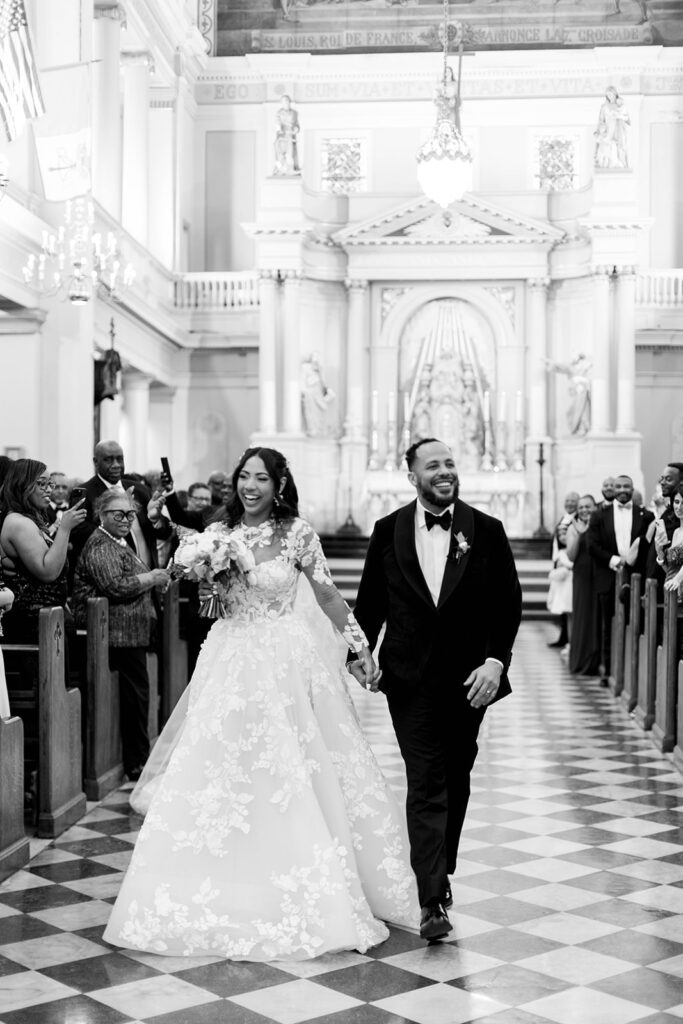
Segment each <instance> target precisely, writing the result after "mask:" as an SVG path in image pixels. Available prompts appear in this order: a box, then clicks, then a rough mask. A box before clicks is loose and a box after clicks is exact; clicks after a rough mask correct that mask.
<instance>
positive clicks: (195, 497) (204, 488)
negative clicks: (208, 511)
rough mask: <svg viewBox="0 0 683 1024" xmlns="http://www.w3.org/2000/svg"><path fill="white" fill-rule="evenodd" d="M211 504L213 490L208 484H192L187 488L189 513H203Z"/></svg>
mask: <svg viewBox="0 0 683 1024" xmlns="http://www.w3.org/2000/svg"><path fill="white" fill-rule="evenodd" d="M211 504H212V501H211V488H210V487H209V485H208V484H203V483H199V482H198V483H194V484H190V486H189V487H188V488H187V508H188V511H189V512H203V510H204V509H205V508H209V507H210V506H211Z"/></svg>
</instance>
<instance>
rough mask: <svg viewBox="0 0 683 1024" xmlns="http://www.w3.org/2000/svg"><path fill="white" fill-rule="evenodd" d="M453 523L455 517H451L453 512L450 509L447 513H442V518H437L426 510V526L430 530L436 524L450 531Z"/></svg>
mask: <svg viewBox="0 0 683 1024" xmlns="http://www.w3.org/2000/svg"><path fill="white" fill-rule="evenodd" d="M452 522H453V516H452V515H451V510H450V509H449V508H447V509H446V511H445V512H442V513H441V515H440V516H435V515H433V514H432V513H431V512H428V511H427V510H426V509H425V526H426V527H427V529H428V530H431V528H432V526H434V525H435V524H436V523H438V524H439V526H440V527H441V529H442V530H450V528H451V523H452Z"/></svg>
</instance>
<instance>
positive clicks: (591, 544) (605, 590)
mask: <svg viewBox="0 0 683 1024" xmlns="http://www.w3.org/2000/svg"><path fill="white" fill-rule="evenodd" d="M614 493H615V498H614V501H613V503H612V504H611V505H610V506H608V507H607V508H604V507H601V508H599V509H596V511H595V512H594V513H593V515H592V516H591V520H590V524H589V527H588V550H589V551H590V555H591V558H592V559H593V572H594V579H595V590H596V593H597V599H598V613H599V630H600V656H601V669H602V679H601V683H602V685H603V686H607V685H608V684H609V680H608V676H609V674H610V665H611V644H612V619H613V617H614V596H615V581H616V573H617V571H618V570H619V569H620V568H621V567H622V566H625V565H628V566H629V568H632V569H633V570H634V571H635V572H639V573H641V574H642V572H643V569H644V567H645V559H646V555H647V542H646V539H645V538H646V535H647V528H648V526H649V525H650V523H651V522H652V520H653V518H654V517H653V515H652V512H649V511H647V510H646V509H643V508H638V507H637V506H635V507H634V505H633V481H632V480H631V477H630V476H625V475H622V476H618V477H617V478H616V480H615V481H614ZM636 542H638V543H637V545H636ZM634 546H635V548H636V554H635V559H634V560H633V565H631V556H632V553H633V551H634ZM627 559H628V561H627Z"/></svg>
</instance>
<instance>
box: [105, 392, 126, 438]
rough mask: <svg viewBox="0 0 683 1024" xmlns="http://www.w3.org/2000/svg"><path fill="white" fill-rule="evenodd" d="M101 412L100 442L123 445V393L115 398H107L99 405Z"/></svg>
mask: <svg viewBox="0 0 683 1024" xmlns="http://www.w3.org/2000/svg"><path fill="white" fill-rule="evenodd" d="M99 410H100V436H99V440H100V441H118V442H119V444H120V443H121V414H122V411H123V399H122V397H121V392H119V394H118V395H115V396H114V398H105V399H103V401H101V402H100V404H99Z"/></svg>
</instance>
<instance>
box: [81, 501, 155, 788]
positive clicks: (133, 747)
mask: <svg viewBox="0 0 683 1024" xmlns="http://www.w3.org/2000/svg"><path fill="white" fill-rule="evenodd" d="M96 514H97V517H98V519H99V527H97V528H96V529H95V530H94V531H93V532H92V533H91V534H90V537H89V538H88V540H87V541H86V543H85V546H84V548H83V550H82V552H81V555H80V558H79V559H78V563H77V565H76V576H75V582H74V613H75V616H76V623H77V624H78V625H79V626H81V627H83V628H85V625H86V623H87V618H88V615H87V611H88V598H89V597H106V598H108V600H109V667H110V668H111V670H112V671H116V672H118V674H119V694H120V713H121V744H122V747H123V768H124V771H125V773H126V775H127V776H128V778H129V779H131V780H137V779H139V778H140V772H141V771H142V767H143V765H144V763H145V761H146V760H147V756H148V754H149V735H148V732H147V720H148V715H149V677H148V675H147V651H148V650H149V647H150V644H151V642H152V626H153V622H154V620H155V617H156V616H155V612H154V605H153V602H152V590H153V589H154V588H158V589H161V590H165V588H166V587H167V585H168V582H169V580H170V576H169V575H168V573H167V572H166V571H165V570H164V569H149V568H148V566H147V565H146V564H145V563H144V562H143V561H142V560H141V559H140V558H139V556H138V555H136V554H135V552H134V551H132V550H131V548H130V547H129V546H128V544H127V543H126V538H127V537H128V535H129V533H130V531H131V529H132V526H133V523H134V522H135V519H136V516H137V512H136V508H135V504H134V503H133V501H132V500H131V498H130V496H129V495H128V494H127V493H126V492H125V491H118V490H116V489H115V488H110V489H109V490H106V491H105V492H104V494H103V495H102V496H101V497H100V498H99V500H98V502H97V506H96Z"/></svg>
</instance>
